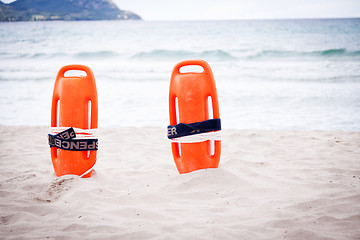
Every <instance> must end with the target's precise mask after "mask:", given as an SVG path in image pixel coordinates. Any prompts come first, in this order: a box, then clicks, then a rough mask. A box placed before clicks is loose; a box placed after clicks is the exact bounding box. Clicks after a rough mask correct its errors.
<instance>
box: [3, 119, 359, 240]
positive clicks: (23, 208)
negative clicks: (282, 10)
mask: <svg viewBox="0 0 360 240" xmlns="http://www.w3.org/2000/svg"><path fill="white" fill-rule="evenodd" d="M47 132H48V128H47V127H14V126H4V125H1V126H0V136H1V138H0V164H1V166H0V169H1V170H0V171H1V174H0V197H1V200H0V207H1V219H0V238H1V239H334V240H335V239H336V240H339V239H360V204H359V203H360V162H359V159H360V133H359V132H325V131H259V130H243V131H242V130H224V131H223V140H222V156H221V160H220V166H219V168H217V169H206V170H199V171H195V172H192V173H188V174H182V175H180V174H178V172H177V169H176V167H175V164H174V161H173V159H172V155H171V147H170V143H169V142H168V140H167V138H166V129H165V128H164V129H163V128H157V127H151V128H145V127H142V128H131V127H127V128H117V129H116V128H112V129H110V128H104V129H100V131H99V133H100V137H99V144H100V145H99V152H98V160H97V163H96V166H95V171H94V173H93V176H92V177H91V178H88V179H80V178H78V177H76V176H63V177H59V178H58V177H56V176H55V174H54V170H53V167H52V164H51V160H50V153H49V147H48V145H47V139H46V134H47Z"/></svg>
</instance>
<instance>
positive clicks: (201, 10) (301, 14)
mask: <svg viewBox="0 0 360 240" xmlns="http://www.w3.org/2000/svg"><path fill="white" fill-rule="evenodd" d="M113 2H115V3H116V4H117V5H118V7H119V8H120V9H122V10H131V11H133V12H135V13H137V14H139V15H140V16H141V17H142V18H143V19H144V20H228V19H229V20H230V19H284V18H291V19H293V18H346V17H360V0H113Z"/></svg>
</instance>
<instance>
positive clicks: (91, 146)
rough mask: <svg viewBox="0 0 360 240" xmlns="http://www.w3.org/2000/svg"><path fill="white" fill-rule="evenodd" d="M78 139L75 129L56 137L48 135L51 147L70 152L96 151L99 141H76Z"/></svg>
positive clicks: (67, 130) (69, 129)
mask: <svg viewBox="0 0 360 240" xmlns="http://www.w3.org/2000/svg"><path fill="white" fill-rule="evenodd" d="M75 137H76V134H75V131H74V129H73V128H68V129H66V130H65V131H62V132H60V133H58V134H56V135H52V134H48V141H49V145H50V147H56V148H59V149H63V150H69V151H96V150H98V139H96V138H94V139H74V138H75Z"/></svg>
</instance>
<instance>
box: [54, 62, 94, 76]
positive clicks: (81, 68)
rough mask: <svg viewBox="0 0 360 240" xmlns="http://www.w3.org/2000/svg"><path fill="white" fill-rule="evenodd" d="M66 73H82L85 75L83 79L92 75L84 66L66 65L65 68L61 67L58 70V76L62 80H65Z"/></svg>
mask: <svg viewBox="0 0 360 240" xmlns="http://www.w3.org/2000/svg"><path fill="white" fill-rule="evenodd" d="M67 71H83V72H85V73H86V76H85V77H87V76H89V77H91V76H92V75H93V73H92V71H91V69H90V68H89V67H87V66H84V65H78V64H73V65H66V66H64V67H62V68H61V69H60V70H59V73H58V76H59V77H62V78H66V76H65V73H66V72H67Z"/></svg>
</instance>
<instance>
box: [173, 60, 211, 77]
mask: <svg viewBox="0 0 360 240" xmlns="http://www.w3.org/2000/svg"><path fill="white" fill-rule="evenodd" d="M191 65H194V66H200V67H202V68H203V69H204V71H203V72H191V73H192V74H193V73H198V74H203V73H205V72H209V71H210V72H211V68H210V65H209V64H208V63H207V62H205V61H204V60H200V59H199V60H185V61H182V62H179V63H178V64H176V66H175V67H174V72H176V73H177V74H187V73H188V72H187V73H181V72H180V68H182V67H185V66H191Z"/></svg>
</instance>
